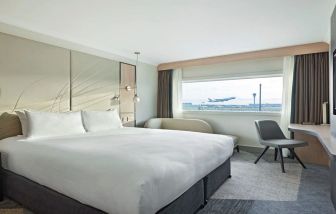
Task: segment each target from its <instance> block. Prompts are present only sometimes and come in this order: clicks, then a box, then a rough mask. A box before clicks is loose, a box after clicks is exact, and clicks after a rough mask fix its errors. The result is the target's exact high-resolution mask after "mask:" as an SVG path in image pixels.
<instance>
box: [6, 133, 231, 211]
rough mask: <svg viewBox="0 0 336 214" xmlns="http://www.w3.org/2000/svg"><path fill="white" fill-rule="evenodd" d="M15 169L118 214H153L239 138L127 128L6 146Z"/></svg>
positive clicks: (224, 157)
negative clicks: (233, 139) (234, 139)
mask: <svg viewBox="0 0 336 214" xmlns="http://www.w3.org/2000/svg"><path fill="white" fill-rule="evenodd" d="M0 151H1V154H2V161H3V162H2V164H3V167H4V168H5V169H7V170H10V171H12V172H14V173H17V174H19V175H22V176H24V177H26V178H28V179H31V180H33V181H35V182H37V183H39V184H41V185H44V186H47V187H49V188H51V189H53V190H56V191H58V192H60V193H62V194H64V195H66V196H68V197H71V198H73V199H76V200H78V201H80V202H81V203H84V204H87V205H90V206H93V207H95V208H98V209H100V210H103V211H105V212H107V213H113V214H152V213H156V212H157V211H158V210H159V209H161V208H162V207H164V206H166V205H168V204H169V203H171V202H172V201H174V200H175V199H176V198H178V197H179V196H180V195H182V194H183V193H184V192H185V191H186V190H188V189H189V188H190V187H191V186H192V185H193V184H195V183H196V182H197V181H199V180H200V179H202V178H203V177H204V176H206V175H207V174H208V173H210V172H211V171H212V170H214V169H215V168H217V167H218V166H220V165H221V164H222V163H224V162H225V161H226V160H227V159H228V158H229V157H230V156H231V155H232V152H233V141H232V138H230V137H227V136H225V135H214V134H204V133H196V132H186V131H172V130H158V129H142V128H120V129H115V130H112V131H105V132H97V133H86V134H80V135H71V136H63V137H52V138H40V139H31V140H28V139H24V138H23V137H21V136H17V137H11V138H6V139H4V140H1V141H0Z"/></svg>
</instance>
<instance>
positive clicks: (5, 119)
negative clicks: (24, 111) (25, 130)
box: [0, 112, 22, 140]
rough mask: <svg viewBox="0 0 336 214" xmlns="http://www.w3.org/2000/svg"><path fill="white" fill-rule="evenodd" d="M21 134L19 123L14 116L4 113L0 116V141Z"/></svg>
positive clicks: (17, 118)
mask: <svg viewBox="0 0 336 214" xmlns="http://www.w3.org/2000/svg"><path fill="white" fill-rule="evenodd" d="M21 134H22V130H21V122H20V120H19V117H18V116H17V115H16V114H9V113H6V112H5V113H3V114H1V115H0V140H2V139H4V138H7V137H13V136H17V135H21Z"/></svg>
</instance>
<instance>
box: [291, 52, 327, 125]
mask: <svg viewBox="0 0 336 214" xmlns="http://www.w3.org/2000/svg"><path fill="white" fill-rule="evenodd" d="M324 102H329V54H328V52H325V53H315V54H306V55H298V56H295V63H294V79H293V90H292V110H291V123H299V124H301V123H310V124H317V125H319V124H321V123H322V122H323V119H322V117H323V116H322V114H323V113H322V104H323V103H324Z"/></svg>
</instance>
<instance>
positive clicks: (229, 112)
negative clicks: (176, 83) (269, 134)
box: [180, 73, 284, 116]
mask: <svg viewBox="0 0 336 214" xmlns="http://www.w3.org/2000/svg"><path fill="white" fill-rule="evenodd" d="M283 76H284V75H283V73H272V74H257V75H256V74H253V75H244V76H231V77H219V78H215V77H212V78H199V79H194V80H189V79H188V80H182V82H181V85H183V83H194V82H211V81H225V80H239V79H258V78H272V77H282V78H283ZM181 88H183V87H181ZM283 95H284V94H283V83H282V93H281V98H282V99H283ZM182 97H183V89H182V94H181V101H180V103H181V108H182V112H183V113H184V114H195V113H196V114H198V113H205V114H211V115H216V114H240V115H241V114H245V115H258V116H280V115H281V112H282V110H281V111H278V112H274V111H223V110H203V111H200V110H184V109H183V102H182ZM281 105H282V102H281ZM282 108H283V106H281V109H282Z"/></svg>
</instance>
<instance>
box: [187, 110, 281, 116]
mask: <svg viewBox="0 0 336 214" xmlns="http://www.w3.org/2000/svg"><path fill="white" fill-rule="evenodd" d="M182 114H211V115H246V116H273V117H280V116H281V112H269V111H262V112H257V111H182Z"/></svg>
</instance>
